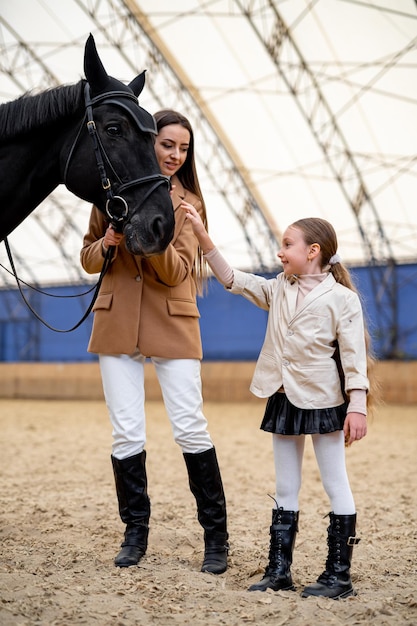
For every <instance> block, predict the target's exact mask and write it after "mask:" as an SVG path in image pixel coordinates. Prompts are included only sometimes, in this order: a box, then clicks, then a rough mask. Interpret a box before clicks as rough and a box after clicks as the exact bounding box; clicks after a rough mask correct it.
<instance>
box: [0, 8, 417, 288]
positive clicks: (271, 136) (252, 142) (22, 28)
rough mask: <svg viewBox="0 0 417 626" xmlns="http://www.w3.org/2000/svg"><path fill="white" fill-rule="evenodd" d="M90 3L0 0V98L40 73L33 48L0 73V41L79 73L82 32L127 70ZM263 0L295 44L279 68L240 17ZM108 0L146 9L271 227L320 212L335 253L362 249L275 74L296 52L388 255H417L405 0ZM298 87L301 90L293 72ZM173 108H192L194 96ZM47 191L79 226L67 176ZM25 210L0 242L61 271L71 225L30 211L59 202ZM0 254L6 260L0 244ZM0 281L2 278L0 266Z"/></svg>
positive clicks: (82, 215)
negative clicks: (48, 231) (333, 231)
mask: <svg viewBox="0 0 417 626" xmlns="http://www.w3.org/2000/svg"><path fill="white" fill-rule="evenodd" d="M97 4H99V3H93V2H91V3H90V2H87V1H86V2H82V1H81V0H80V1H77V0H60V2H55V1H54V0H31V2H30V3H28V2H27V1H25V0H14V1H13V2H10V1H8V0H0V45H1V52H0V54H1V57H0V58H1V59H2V63H1V65H0V101H3V102H4V101H7V100H11V99H13V98H14V97H16V96H17V95H19V93H21V92H22V91H25V90H26V89H28V88H29V87H33V88H42V87H43V86H46V85H44V78H43V72H44V70H42V69H41V65H36V64H34V63H33V62H31V64H28V66H27V67H20V68H19V73H21V76H22V77H23V75H24V79H23V78H22V80H19V81H16V80H12V79H11V78H10V76H9V75H8V74H7V71H6V64H5V63H4V58H5V54H7V55H10V50H11V46H13V45H14V42H15V41H17V40H19V39H20V40H21V41H23V42H27V44H28V45H29V46H30V47H31V48H33V49H35V50H36V53H37V55H38V57H39V59H41V61H42V65H43V67H46V68H48V71H50V72H52V73H53V74H54V75H55V76H56V77H57V78H58V80H59V81H60V82H61V83H68V82H76V81H77V80H79V78H80V77H81V76H82V65H83V46H84V42H85V40H86V38H87V36H88V33H89V32H92V33H93V34H94V36H95V39H96V43H97V47H98V49H99V53H100V55H101V57H102V59H103V62H104V64H105V66H106V69H107V70H108V72H109V73H110V74H112V75H114V76H117V77H118V78H120V79H122V80H126V81H129V80H131V79H132V78H133V75H132V70H131V69H130V68H129V67H128V66H127V65H126V63H125V62H124V60H123V58H122V56H121V55H120V54H119V53H117V51H116V50H115V49H113V48H112V46H110V45H109V43H108V40H107V37H106V36H104V34H103V33H101V32H100V29H99V27H98V26H97V23H93V21H92V20H91V19H90V18H89V17H88V15H87V13H86V11H85V7H88V6H89V5H91V6H93V5H94V6H96V5H97ZM103 4H106V3H103ZM271 4H272V5H274V6H275V9H276V10H277V11H278V12H279V14H280V16H281V17H282V18H283V20H284V21H285V23H286V24H287V26H288V27H289V32H290V35H291V39H292V41H293V43H294V46H296V47H297V48H298V50H299V52H300V57H298V58H296V57H293V58H291V57H290V56H289V55H288V56H285V57H284V56H282V57H281V59H280V70H281V72H280V71H278V69H277V65H276V64H274V62H273V59H272V58H271V55H270V54H268V52H267V50H266V48H265V46H264V44H263V43H262V41H261V39H260V38H259V35H258V34H257V32H256V29H254V27H253V26H254V25H255V26H256V27H257V28H258V29H259V30H260V29H262V21H263V20H269V19H272V17H271V16H272V12H273V10H272V7H271V6H270V5H271ZM113 5H114V7H115V6H116V5H117V6H118V7H120V5H123V6H124V8H125V9H126V10H127V8H130V9H132V7H133V8H134V6H136V7H137V8H138V9H139V10H140V11H141V12H142V13H143V14H144V15H145V17H146V18H147V20H148V21H149V25H150V26H151V30H152V32H153V33H156V36H157V38H158V40H159V41H160V43H161V45H162V46H163V49H164V51H165V53H166V57H167V59H168V60H169V62H171V63H172V65H173V66H174V67H176V66H177V67H178V68H180V70H181V80H182V82H183V83H184V86H185V88H186V89H190V90H191V91H192V93H193V95H194V98H195V99H196V100H197V102H199V103H200V104H201V105H202V109H203V110H204V111H206V112H207V114H208V115H209V116H210V119H212V120H214V123H215V127H216V130H217V131H218V132H219V136H221V137H222V138H223V140H224V141H225V144H226V145H227V146H228V147H229V148H230V149H231V150H232V151H233V154H234V155H235V157H236V161H237V164H238V165H239V167H240V171H241V173H242V175H243V177H244V179H245V181H246V184H247V185H248V186H249V187H250V188H252V189H253V191H254V193H255V194H256V197H257V198H258V199H259V201H260V206H261V207H262V208H263V210H264V211H265V214H267V215H268V219H269V220H270V224H271V226H272V227H273V228H274V229H275V231H276V233H279V232H282V230H284V229H285V227H286V226H287V225H288V224H289V223H291V222H292V221H294V220H295V219H297V218H299V217H304V216H307V215H316V216H321V217H324V218H326V219H328V220H330V221H331V222H332V223H333V224H334V225H335V227H336V228H337V230H338V234H339V244H340V253H341V255H342V256H343V257H344V259H345V260H346V261H349V262H353V263H358V262H364V261H366V251H364V243H363V240H362V238H361V236H360V234H359V230H358V227H357V221H356V218H355V216H354V213H353V211H352V209H351V207H350V205H349V202H348V201H347V199H346V197H345V195H344V194H343V192H342V188H341V185H340V184H339V183H338V182H337V181H336V180H335V176H334V173H333V172H332V171H331V168H330V167H329V164H328V162H327V161H326V158H325V155H324V152H323V150H322V148H321V147H320V146H319V143H318V141H317V140H316V138H315V137H314V135H313V132H312V131H313V129H312V127H311V126H310V125H309V124H308V123H307V121H306V120H305V117H304V116H303V114H302V108H301V109H300V107H299V105H298V104H297V99H296V98H295V97H294V95H292V94H291V93H290V92H289V89H288V85H287V83H286V80H285V77H286V76H289V77H290V76H293V75H294V72H297V71H298V72H299V71H300V58H302V59H304V60H305V62H306V64H307V67H308V70H309V72H311V75H312V76H313V77H314V80H315V82H316V84H317V87H318V89H319V90H320V93H321V94H322V96H323V99H324V101H325V102H326V103H327V104H328V106H329V112H330V113H331V116H332V119H333V120H334V122H335V126H336V127H337V128H338V129H339V131H340V133H341V136H343V137H344V139H345V141H346V145H347V147H348V150H349V153H350V154H351V156H352V162H353V163H354V164H355V165H356V166H357V167H358V171H359V173H360V176H361V178H362V180H363V182H364V184H365V186H366V189H367V191H368V192H369V194H370V197H371V204H372V207H373V208H374V209H375V211H376V214H377V216H378V219H379V220H380V223H381V225H382V228H383V231H384V234H385V235H386V237H387V238H388V240H389V242H390V246H391V250H392V253H393V256H394V258H395V259H396V260H397V261H399V262H403V261H410V260H412V261H415V260H416V259H417V253H416V247H417V246H416V244H417V210H416V208H415V199H416V197H417V166H416V146H417V124H416V117H417V116H416V113H417V96H416V91H417V90H416V87H417V77H416V67H417V50H416V45H417V11H416V2H415V0H373V1H362V2H361V1H359V0H358V1H356V0H316V1H314V0H311V1H308V0H281V1H279V0H276V1H275V2H274V3H271V2H267V1H263V2H261V1H259V2H256V0H253V1H252V2H249V1H246V2H243V1H242V2H238V1H233V0H211V1H210V0H206V1H204V0H175V2H173V1H172V0H138V1H137V2H136V3H135V2H128V1H126V2H125V4H124V3H123V2H122V1H121V0H120V1H119V2H117V1H116V0H115V1H114V2H113ZM245 8H246V9H250V11H251V17H252V24H251V23H250V21H249V20H248V19H247V18H246V17H245V16H244V15H243V13H242V9H245ZM101 25H102V27H103V29H104V30H105V31H106V33H107V35H108V33H109V32H110V31H117V30H118V29H119V30H120V29H123V28H124V24H123V22H122V21H121V20H120V18H117V17H116V12H115V11H113V9H112V3H111V2H108V3H107V4H106V8H105V13H104V12H103V15H102V17H101ZM267 26H268V25H267ZM258 32H259V31H258ZM128 54H129V58H130V61H131V62H133V63H134V66H135V67H136V69H137V72H139V71H141V70H142V69H144V67H145V65H144V63H145V55H144V53H143V51H142V50H134V51H133V52H132V51H130V50H129V53H128ZM132 55H134V56H135V58H134V59H132V58H131V57H132ZM15 78H16V76H15ZM147 81H148V84H149V85H154V86H156V85H157V82H158V76H157V75H156V73H155V69H153V70H152V73H151V72H148V77H147ZM299 89H300V95H301V96H302V97H303V98H306V99H308V94H306V93H303V85H302V84H301V85H300V86H299ZM313 96H314V94H313V93H312V94H311V97H312V98H313ZM161 101H162V103H163V105H164V106H167V107H171V106H173V107H177V106H178V94H175V93H173V91H172V90H171V91H169V90H164V88H163V86H162V87H161V88H160V100H159V101H158V102H156V101H155V99H154V98H152V97H151V95H150V93H148V91H147V90H146V88H145V92H144V98H143V99H142V100H141V104H142V105H143V106H145V107H146V108H148V109H149V110H150V111H151V112H154V111H155V110H156V109H158V108H160V102H161ZM183 112H184V113H186V114H187V113H189V117H190V119H191V120H192V121H194V119H195V118H196V115H197V114H198V113H197V112H198V109H197V108H196V109H195V110H194V111H192V110H191V109H190V111H189V112H188V111H183ZM325 122H326V120H324V123H325ZM316 130H317V126H316ZM196 148H197V152H198V154H199V171H200V176H201V179H202V186H203V190H204V192H205V197H206V202H207V204H208V211H209V222H210V227H211V232H212V235H213V238H214V239H215V241H216V242H217V243H218V245H219V247H220V248H221V249H222V251H223V252H224V253H225V255H226V256H227V258H228V259H229V260H230V261H231V262H232V263H233V264H235V265H238V266H240V267H243V268H247V267H251V266H253V263H252V262H251V260H250V258H249V256H248V254H247V250H246V248H245V236H244V232H243V231H242V229H241V228H240V227H239V225H238V222H237V220H236V219H235V218H234V217H233V215H231V213H230V211H228V209H227V207H226V206H225V204H224V202H223V201H222V198H221V194H220V195H219V193H218V192H216V191H214V189H213V188H212V185H211V182H210V180H209V177H208V176H207V175H206V174H205V172H204V161H205V159H207V158H208V157H207V156H206V153H205V146H204V145H203V138H202V137H200V136H199V134H198V132H196ZM2 175H3V173H2ZM353 183H354V181H352V184H353ZM345 185H346V186H347V187H348V185H349V180H347V181H345ZM224 191H225V192H226V193H227V189H225V190H224ZM58 194H59V198H60V202H61V203H62V204H63V205H64V206H65V207H67V210H68V211H71V212H73V211H76V215H77V217H76V223H77V226H78V227H79V229H80V232H83V230H84V228H85V225H86V223H87V218H88V212H89V207H88V206H86V205H85V204H84V203H81V202H79V201H78V200H77V201H76V200H75V199H74V197H73V196H71V195H70V194H69V193H68V192H67V191H66V190H61V189H60V190H59V191H58ZM58 213H60V214H59V215H58ZM36 214H37V216H38V221H36V220H35V219H34V218H33V216H31V217H30V218H28V219H27V220H26V221H25V223H24V224H23V225H22V226H21V227H19V228H18V229H17V230H16V231H15V232H14V233H13V235H12V236H11V237H10V242H11V245H12V247H14V248H15V249H17V250H18V251H19V254H20V255H21V256H23V257H24V260H25V263H27V264H28V265H30V267H31V271H32V272H33V273H34V275H35V276H36V278H37V279H38V280H39V281H41V282H51V281H64V282H66V281H68V280H71V279H74V274H71V273H69V272H68V265H67V263H66V261H65V258H64V257H65V256H67V257H70V258H74V257H76V258H77V259H78V252H79V248H80V244H81V240H80V233H79V232H75V231H74V232H71V231H69V232H68V233H67V234H66V235H65V238H64V241H63V242H62V241H61V243H60V245H56V244H53V242H51V241H50V240H49V239H48V237H47V236H46V235H45V234H44V233H43V232H42V229H41V228H40V226H39V220H40V221H42V220H48V221H49V222H51V221H53V220H62V219H63V217H62V211H61V212H60V210H58V209H57V208H56V206H55V205H54V204H51V202H50V201H47V202H45V203H43V205H42V206H41V207H39V208H38V209H37V210H36ZM366 219H367V218H366V216H365V217H364V223H365V225H366ZM370 228H371V226H370ZM372 228H373V227H372ZM371 230H372V229H371ZM371 236H372V235H371ZM0 262H1V263H4V264H5V265H7V261H6V260H5V254H4V249H3V246H1V249H0ZM3 282H7V281H5V279H4V278H3ZM0 284H1V283H0Z"/></svg>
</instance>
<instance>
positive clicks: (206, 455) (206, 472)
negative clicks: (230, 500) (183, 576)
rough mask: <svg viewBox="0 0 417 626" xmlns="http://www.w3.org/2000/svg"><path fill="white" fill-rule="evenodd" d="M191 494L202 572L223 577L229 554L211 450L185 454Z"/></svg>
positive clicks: (223, 506) (218, 477) (219, 484)
mask: <svg viewBox="0 0 417 626" xmlns="http://www.w3.org/2000/svg"><path fill="white" fill-rule="evenodd" d="M184 460H185V464H186V466H187V470H188V478H189V483H190V489H191V493H192V494H193V495H194V497H195V499H196V503H197V515H198V521H199V522H200V524H201V526H202V527H203V528H204V545H205V551H204V561H203V565H202V567H201V571H202V572H209V573H211V574H222V573H223V572H225V571H226V569H227V554H228V551H229V544H228V541H227V540H228V533H227V515H226V499H225V496H224V492H223V483H222V479H221V475H220V469H219V464H218V462H217V456H216V451H215V449H214V448H211V449H210V450H206V451H205V452H201V453H199V454H191V453H188V452H186V453H184Z"/></svg>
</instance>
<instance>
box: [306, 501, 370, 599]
mask: <svg viewBox="0 0 417 626" xmlns="http://www.w3.org/2000/svg"><path fill="white" fill-rule="evenodd" d="M329 517H330V525H329V527H328V529H327V533H328V536H327V544H328V546H329V552H328V556H327V561H326V569H325V571H324V572H323V573H322V574H321V575H320V576H319V577H318V579H317V582H315V583H313V584H312V585H309V586H308V587H305V589H304V591H303V592H302V594H301V597H303V598H308V597H309V596H325V597H326V598H333V599H335V600H337V599H338V598H347V597H348V596H356V591H355V590H354V589H353V586H352V581H351V578H350V563H351V560H352V552H353V546H354V545H356V544H357V543H359V541H360V539H358V538H357V537H356V536H355V528H356V513H355V514H354V515H335V513H329Z"/></svg>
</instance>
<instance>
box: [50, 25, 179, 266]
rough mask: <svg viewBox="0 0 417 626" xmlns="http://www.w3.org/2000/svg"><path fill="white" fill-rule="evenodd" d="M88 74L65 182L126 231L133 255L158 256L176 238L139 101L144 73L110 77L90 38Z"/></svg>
mask: <svg viewBox="0 0 417 626" xmlns="http://www.w3.org/2000/svg"><path fill="white" fill-rule="evenodd" d="M84 72H85V77H86V81H87V82H86V83H85V86H84V90H85V109H86V113H85V117H84V120H83V122H82V125H81V127H80V128H79V130H78V133H77V134H76V136H75V138H74V139H73V141H72V144H71V146H67V147H66V150H64V151H63V153H62V166H63V170H64V173H63V179H64V183H65V185H66V187H67V188H68V189H69V190H70V191H72V192H73V193H75V194H76V195H77V196H79V197H80V198H83V199H84V200H87V201H89V202H92V203H93V204H95V205H96V206H97V208H98V209H99V210H100V211H102V212H103V213H104V214H106V216H107V218H108V220H109V221H110V222H111V223H112V224H113V225H114V227H115V228H116V229H117V230H119V231H123V233H124V235H125V240H126V246H127V248H128V250H129V251H130V252H131V253H132V254H139V255H143V256H150V255H152V254H159V253H161V252H163V251H164V250H165V249H166V247H167V246H168V244H169V242H170V241H171V239H172V236H173V232H174V212H173V207H172V201H171V197H170V194H169V190H170V182H169V179H167V178H166V177H165V176H163V175H162V174H161V172H160V169H159V165H158V162H157V159H156V155H155V150H154V139H155V135H156V133H157V130H156V124H155V120H154V118H153V117H152V115H151V114H150V113H148V111H146V110H145V109H143V108H142V107H141V106H139V102H138V96H139V95H140V93H141V92H142V90H143V87H144V84H145V72H142V73H141V74H139V75H138V76H136V78H134V80H132V81H131V82H130V83H129V84H128V85H125V84H124V83H122V82H121V81H119V80H117V79H115V78H113V77H111V76H109V75H108V74H107V72H106V70H105V68H104V66H103V64H102V62H101V60H100V57H99V55H98V53H97V49H96V45H95V42H94V39H93V37H92V35H90V36H89V38H88V40H87V42H86V45H85V54H84Z"/></svg>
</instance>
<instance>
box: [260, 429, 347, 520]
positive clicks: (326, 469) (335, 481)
mask: <svg viewBox="0 0 417 626" xmlns="http://www.w3.org/2000/svg"><path fill="white" fill-rule="evenodd" d="M305 438H306V435H277V434H273V435H272V445H273V452H274V463H275V479H276V493H275V499H276V501H277V503H278V506H279V507H282V508H283V509H284V510H286V511H298V509H299V506H298V494H299V491H300V488H301V470H302V464H303V455H304V444H305ZM311 438H312V441H313V447H314V453H315V455H316V459H317V463H318V466H319V470H320V476H321V480H322V483H323V487H324V490H325V492H326V494H327V496H328V498H329V501H330V507H331V510H332V511H333V512H334V513H336V514H338V515H353V514H354V513H355V502H354V500H353V495H352V491H351V489H350V485H349V478H348V475H347V471H346V463H345V441H344V433H343V431H342V430H338V431H336V432H333V433H327V434H325V435H319V434H318V435H311Z"/></svg>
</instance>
